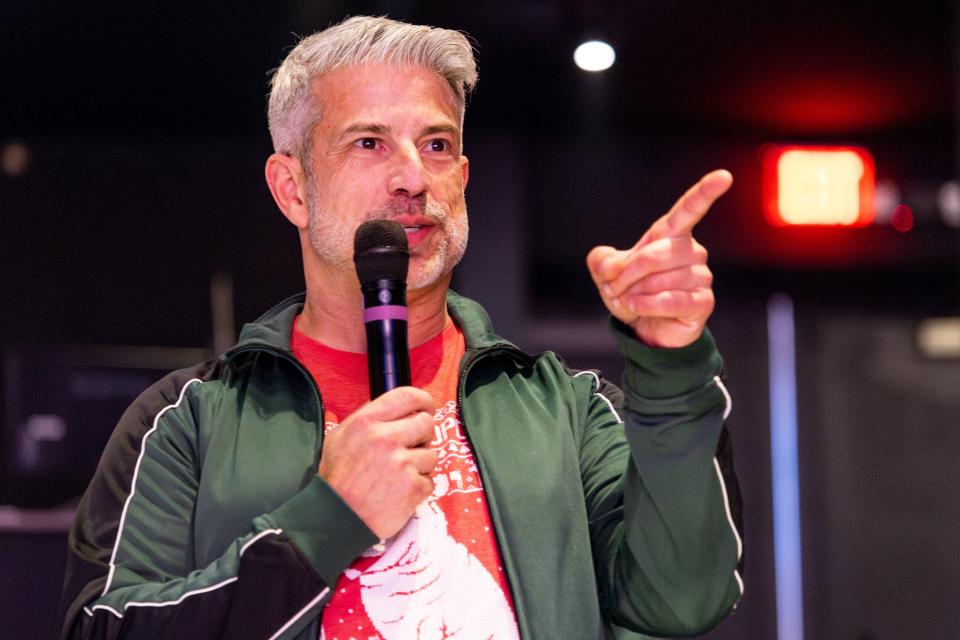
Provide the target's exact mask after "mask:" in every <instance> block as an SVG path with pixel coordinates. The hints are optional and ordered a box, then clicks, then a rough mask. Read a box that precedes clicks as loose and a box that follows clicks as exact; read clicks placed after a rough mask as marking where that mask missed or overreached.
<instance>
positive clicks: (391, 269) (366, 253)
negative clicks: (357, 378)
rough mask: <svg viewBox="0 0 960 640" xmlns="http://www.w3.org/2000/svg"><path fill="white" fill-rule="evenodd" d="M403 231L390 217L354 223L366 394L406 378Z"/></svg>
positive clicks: (376, 393) (403, 382) (400, 383)
mask: <svg viewBox="0 0 960 640" xmlns="http://www.w3.org/2000/svg"><path fill="white" fill-rule="evenodd" d="M409 261H410V253H409V249H408V248H407V234H406V233H405V232H404V231H403V227H401V226H400V225H399V224H397V223H396V222H393V221H391V220H371V221H369V222H364V223H363V224H361V225H360V227H359V228H358V229H357V234H356V236H354V239H353V262H354V265H355V266H356V268H357V278H358V279H359V280H360V291H361V293H362V294H363V323H364V325H365V326H366V329H367V366H368V368H369V371H370V398H371V399H373V398H376V397H377V396H379V395H380V394H382V393H383V392H384V391H389V390H390V389H393V388H394V387H400V386H404V385H409V384H410V351H409V349H408V347H407V264H408V263H409Z"/></svg>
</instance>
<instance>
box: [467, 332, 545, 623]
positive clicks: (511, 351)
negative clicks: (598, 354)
mask: <svg viewBox="0 0 960 640" xmlns="http://www.w3.org/2000/svg"><path fill="white" fill-rule="evenodd" d="M496 353H503V354H506V355H509V356H512V357H513V358H515V359H521V360H522V359H525V358H528V356H527V354H525V353H524V352H523V351H520V350H519V349H517V348H516V347H515V346H513V345H511V344H495V345H492V346H489V347H483V348H481V349H477V350H476V351H473V352H471V354H470V355H469V356H467V357H466V358H465V359H464V361H463V364H462V365H461V367H460V377H459V379H458V380H457V417H458V418H459V419H460V430H461V431H462V432H463V437H464V438H466V439H467V442H468V443H469V444H470V451H472V452H473V459H474V462H476V465H477V475H479V476H480V484H481V486H482V487H483V492H484V495H486V492H487V479H486V478H485V477H484V474H483V465H482V464H481V462H480V453H479V452H478V451H477V448H476V447H475V446H473V439H472V438H471V437H470V430H469V429H468V428H467V421H466V419H465V418H464V416H463V405H464V395H463V394H464V387H465V386H466V382H467V376H468V375H469V374H470V371H471V370H472V369H473V366H474V365H475V364H476V363H477V362H478V361H479V360H481V359H483V358H485V357H487V356H491V355H493V354H496ZM489 504H490V503H489V502H488V503H487V505H488V506H487V508H488V509H489V508H490V507H489ZM490 518H491V520H493V525H494V530H496V529H498V528H499V519H495V518H494V514H493V511H492V510H491V512H490ZM496 540H497V553H498V554H500V555H502V551H501V550H500V543H499V540H500V536H499V532H498V535H497V537H496ZM507 585H508V586H509V587H510V599H511V600H512V602H513V608H514V616H516V618H517V632H518V633H519V634H520V637H521V638H523V637H524V633H523V629H522V627H521V624H520V618H519V616H517V610H516V609H517V606H518V605H519V604H520V601H519V599H518V597H517V596H518V594H517V593H516V590H515V589H514V588H513V582H512V578H511V576H510V575H507Z"/></svg>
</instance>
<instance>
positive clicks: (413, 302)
mask: <svg viewBox="0 0 960 640" xmlns="http://www.w3.org/2000/svg"><path fill="white" fill-rule="evenodd" d="M305 279H306V283H307V301H306V303H305V304H304V307H303V315H302V316H301V317H300V321H299V323H298V325H297V326H298V328H299V329H300V331H302V332H303V333H304V334H306V335H307V336H308V337H310V338H312V339H314V340H316V341H317V342H320V343H321V344H324V345H326V346H328V347H331V348H333V349H339V350H341V351H350V352H353V353H364V352H366V350H367V336H366V331H365V328H364V324H363V299H362V297H361V295H360V287H359V285H358V284H357V281H356V277H355V276H354V275H353V274H352V273H350V274H344V273H333V272H331V271H330V270H329V269H323V268H320V269H306V270H305ZM449 285H450V276H447V277H445V278H443V279H442V280H441V281H440V282H438V283H436V284H434V285H433V286H431V287H427V288H424V289H417V290H412V291H408V292H407V309H408V312H409V319H408V320H407V340H408V343H409V345H410V347H411V348H413V347H417V346H419V345H421V344H423V343H425V342H427V341H428V340H430V338H432V337H434V336H435V335H437V334H438V333H440V332H441V331H443V328H444V327H445V326H446V324H447V321H448V319H449V316H448V315H447V305H446V297H447V289H448V287H449Z"/></svg>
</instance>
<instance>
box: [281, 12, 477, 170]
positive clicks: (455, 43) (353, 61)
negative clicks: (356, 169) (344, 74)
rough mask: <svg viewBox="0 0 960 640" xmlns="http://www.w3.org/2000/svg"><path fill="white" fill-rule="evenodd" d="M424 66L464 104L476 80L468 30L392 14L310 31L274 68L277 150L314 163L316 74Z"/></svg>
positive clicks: (461, 107)
mask: <svg viewBox="0 0 960 640" xmlns="http://www.w3.org/2000/svg"><path fill="white" fill-rule="evenodd" d="M362 64H390V65H397V66H400V67H414V66H421V67H425V68H427V69H430V70H431V71H433V72H435V73H436V74H437V75H439V76H440V77H441V78H443V79H444V80H446V81H447V82H448V83H449V84H450V88H451V89H453V94H454V96H455V98H456V101H457V106H458V108H459V110H460V128H461V129H462V128H463V114H464V110H465V107H466V96H467V93H468V92H469V91H470V90H471V89H472V88H473V86H474V84H476V82H477V65H476V62H475V61H474V59H473V48H472V47H471V46H470V42H469V41H468V40H467V38H466V36H464V34H462V33H460V32H459V31H453V30H450V29H440V28H438V27H429V26H423V25H414V24H407V23H406V22H398V21H396V20H390V19H388V18H382V17H381V18H375V17H370V16H356V17H353V18H349V19H347V20H344V21H343V22H341V23H340V24H337V25H334V26H332V27H329V28H327V29H325V30H323V31H320V32H318V33H315V34H313V35H311V36H307V37H306V38H304V39H303V40H301V41H300V42H299V44H297V46H296V47H294V48H293V50H292V51H291V52H290V54H289V55H287V57H286V59H285V60H284V61H283V63H282V64H281V65H280V67H279V68H278V69H277V70H276V72H275V73H274V74H273V78H272V79H271V81H270V85H271V90H270V102H269V107H268V110H267V119H268V121H269V125H270V137H271V138H272V139H273V148H274V150H275V151H276V152H277V153H284V154H288V155H291V156H293V157H296V158H299V159H300V161H301V162H302V163H304V165H305V167H308V166H309V164H310V158H309V140H310V134H311V133H312V132H313V128H314V127H315V126H316V124H317V123H318V122H319V121H320V117H321V105H319V104H317V101H316V100H315V99H314V98H313V96H312V95H311V82H312V80H313V79H314V78H316V77H318V76H321V75H323V74H324V73H327V72H329V71H333V70H334V69H338V68H341V67H346V66H350V65H362Z"/></svg>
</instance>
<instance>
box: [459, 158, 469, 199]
mask: <svg viewBox="0 0 960 640" xmlns="http://www.w3.org/2000/svg"><path fill="white" fill-rule="evenodd" d="M460 171H461V172H462V173H463V189H464V191H466V189H467V182H469V181H470V161H469V160H468V159H467V156H465V155H461V156H460Z"/></svg>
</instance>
